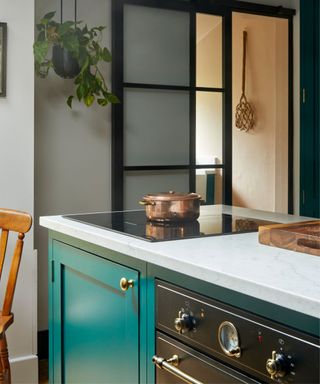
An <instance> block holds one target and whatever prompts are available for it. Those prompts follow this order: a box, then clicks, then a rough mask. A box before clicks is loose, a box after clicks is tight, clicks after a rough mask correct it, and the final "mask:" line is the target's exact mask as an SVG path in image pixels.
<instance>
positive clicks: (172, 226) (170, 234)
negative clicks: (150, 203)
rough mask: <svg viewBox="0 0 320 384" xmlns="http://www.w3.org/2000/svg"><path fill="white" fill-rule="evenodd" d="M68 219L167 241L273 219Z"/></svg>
mask: <svg viewBox="0 0 320 384" xmlns="http://www.w3.org/2000/svg"><path fill="white" fill-rule="evenodd" d="M63 217H64V218H66V219H71V220H75V221H78V222H80V223H85V224H90V225H93V226H96V227H100V228H104V229H108V230H111V231H114V232H119V233H121V234H125V235H128V236H133V237H136V238H139V239H142V240H147V241H167V240H179V239H190V238H196V237H207V236H218V235H226V234H235V233H247V232H256V231H258V227H259V225H263V224H272V222H270V221H266V220H258V219H252V218H246V217H241V216H235V215H230V214H225V213H219V214H211V215H200V217H199V218H198V220H195V221H188V222H177V223H162V222H159V223H158V222H151V221H148V220H147V218H146V214H145V211H144V210H141V211H121V212H100V213H87V214H75V215H65V216H63Z"/></svg>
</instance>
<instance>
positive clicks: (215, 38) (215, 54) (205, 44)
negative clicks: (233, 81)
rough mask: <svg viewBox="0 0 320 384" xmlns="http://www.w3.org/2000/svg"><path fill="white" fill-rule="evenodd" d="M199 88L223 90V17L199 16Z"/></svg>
mask: <svg viewBox="0 0 320 384" xmlns="http://www.w3.org/2000/svg"><path fill="white" fill-rule="evenodd" d="M196 31H197V32H196V33H197V73H196V76H197V78H196V83H197V86H198V87H214V88H222V61H223V60H222V17H221V16H213V15H206V14H201V13H198V14H197V29H196Z"/></svg>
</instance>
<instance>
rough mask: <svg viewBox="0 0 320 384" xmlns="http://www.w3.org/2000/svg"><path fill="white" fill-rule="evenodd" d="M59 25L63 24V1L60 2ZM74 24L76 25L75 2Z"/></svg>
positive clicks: (75, 7) (75, 11)
mask: <svg viewBox="0 0 320 384" xmlns="http://www.w3.org/2000/svg"><path fill="white" fill-rule="evenodd" d="M60 23H61V24H62V23H63V0H61V1H60ZM74 23H75V24H77V0H74Z"/></svg>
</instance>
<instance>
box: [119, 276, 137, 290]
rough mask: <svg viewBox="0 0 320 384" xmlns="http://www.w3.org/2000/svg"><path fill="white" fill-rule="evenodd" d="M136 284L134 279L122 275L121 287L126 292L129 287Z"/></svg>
mask: <svg viewBox="0 0 320 384" xmlns="http://www.w3.org/2000/svg"><path fill="white" fill-rule="evenodd" d="M133 286H134V281H133V280H128V279H126V278H125V277H122V278H121V279H120V288H121V290H122V291H124V292H126V291H127V290H128V289H129V288H132V287H133Z"/></svg>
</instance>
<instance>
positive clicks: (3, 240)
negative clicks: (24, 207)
mask: <svg viewBox="0 0 320 384" xmlns="http://www.w3.org/2000/svg"><path fill="white" fill-rule="evenodd" d="M31 225H32V217H31V216H30V215H29V214H28V213H26V212H21V211H15V210H12V209H5V208H0V229H1V230H2V231H1V237H0V281H1V275H2V269H3V264H4V260H5V256H6V249H7V243H8V236H9V232H11V231H13V232H18V239H17V242H16V246H15V248H14V252H13V256H12V260H11V267H10V272H9V276H8V281H7V287H6V292H5V297H4V301H3V306H2V315H4V316H8V315H9V314H10V313H11V306H12V301H13V295H14V291H15V287H16V282H17V276H18V271H19V266H20V260H21V254H22V249H23V239H24V234H25V233H26V232H28V231H29V229H30V228H31Z"/></svg>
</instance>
